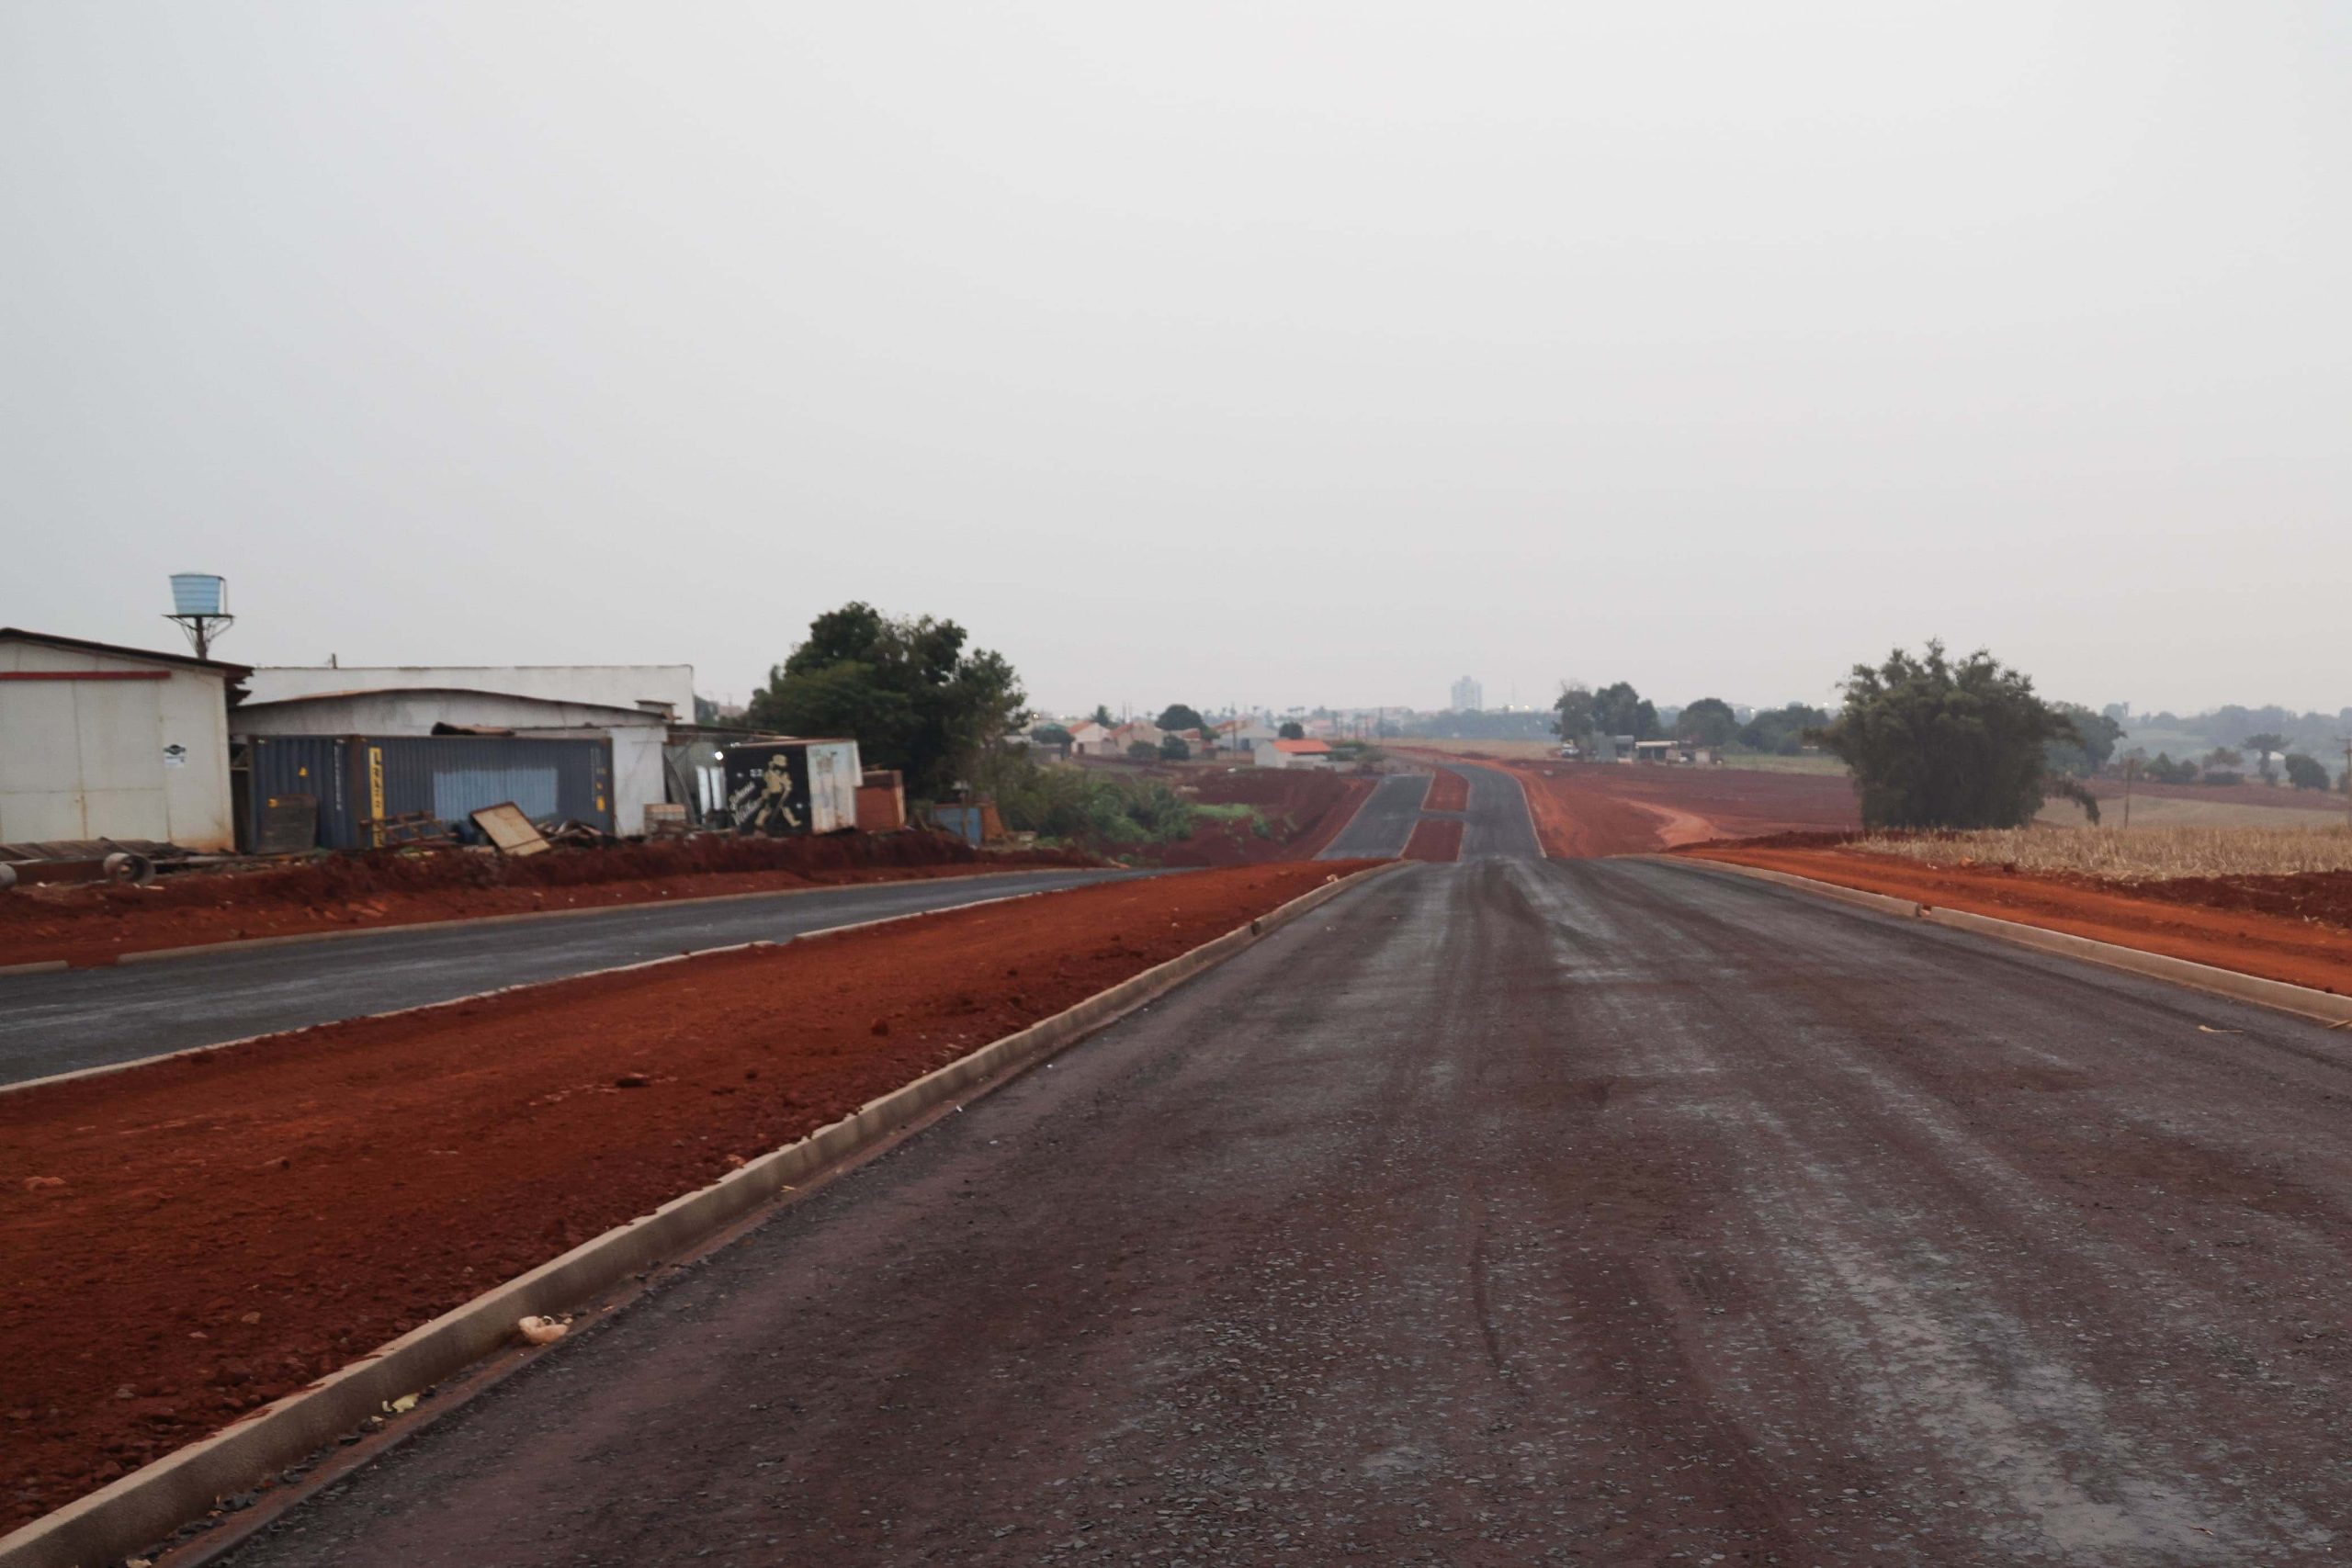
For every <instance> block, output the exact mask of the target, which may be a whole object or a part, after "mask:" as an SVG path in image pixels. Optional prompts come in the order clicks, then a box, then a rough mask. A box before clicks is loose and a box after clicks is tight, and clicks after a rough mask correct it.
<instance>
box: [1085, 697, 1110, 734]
mask: <svg viewBox="0 0 2352 1568" xmlns="http://www.w3.org/2000/svg"><path fill="white" fill-rule="evenodd" d="M1089 717H1091V719H1093V721H1094V722H1095V723H1097V724H1099V725H1101V726H1102V727H1103V728H1105V729H1108V728H1111V726H1112V722H1113V720H1112V718H1111V705H1110V704H1108V703H1096V704H1095V705H1094V711H1093V713H1091V715H1089Z"/></svg>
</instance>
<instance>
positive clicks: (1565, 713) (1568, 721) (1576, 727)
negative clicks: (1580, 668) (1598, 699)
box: [1552, 681, 1596, 740]
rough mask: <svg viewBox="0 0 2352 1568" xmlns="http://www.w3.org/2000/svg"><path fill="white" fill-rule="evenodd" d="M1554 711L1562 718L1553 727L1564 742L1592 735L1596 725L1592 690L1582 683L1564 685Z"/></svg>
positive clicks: (1554, 704) (1553, 704) (1553, 706)
mask: <svg viewBox="0 0 2352 1568" xmlns="http://www.w3.org/2000/svg"><path fill="white" fill-rule="evenodd" d="M1552 711H1553V712H1555V713H1556V714H1558V715H1559V720H1558V722H1556V723H1555V724H1554V725H1553V727H1552V728H1553V732H1554V733H1555V734H1556V735H1558V736H1559V738H1560V739H1563V740H1581V739H1584V738H1585V737H1586V736H1588V735H1589V734H1591V733H1592V731H1593V726H1594V723H1595V715H1596V710H1595V708H1594V707H1593V704H1592V688H1591V687H1589V686H1588V685H1586V684H1585V683H1584V682H1581V681H1575V682H1566V683H1564V684H1563V685H1562V686H1561V687H1560V694H1559V696H1557V697H1556V698H1555V699H1554V700H1553V703H1552Z"/></svg>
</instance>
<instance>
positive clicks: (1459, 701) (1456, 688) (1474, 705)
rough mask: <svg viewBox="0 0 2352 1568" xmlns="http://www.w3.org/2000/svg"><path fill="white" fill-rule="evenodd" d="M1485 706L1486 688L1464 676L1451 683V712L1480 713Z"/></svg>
mask: <svg viewBox="0 0 2352 1568" xmlns="http://www.w3.org/2000/svg"><path fill="white" fill-rule="evenodd" d="M1486 706H1487V688H1486V687H1484V686H1482V685H1480V684H1479V683H1478V682H1476V681H1474V680H1472V679H1471V678H1470V677H1469V676H1467V675H1464V677H1462V679H1460V680H1459V681H1456V682H1454V683H1453V711H1454V712H1456V713H1481V712H1484V711H1485V709H1486Z"/></svg>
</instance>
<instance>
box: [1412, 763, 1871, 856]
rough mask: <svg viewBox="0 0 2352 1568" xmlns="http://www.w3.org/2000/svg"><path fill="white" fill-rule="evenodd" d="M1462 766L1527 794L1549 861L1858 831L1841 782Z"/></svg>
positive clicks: (1838, 778)
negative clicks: (1494, 774)
mask: <svg viewBox="0 0 2352 1568" xmlns="http://www.w3.org/2000/svg"><path fill="white" fill-rule="evenodd" d="M1398 750H1409V748H1401V747H1400V748H1398ZM1419 754H1420V755H1421V756H1423V757H1425V758H1433V757H1437V756H1442V755H1445V754H1444V753H1440V752H1422V753H1419ZM1459 758H1460V759H1462V760H1475V761H1479V762H1482V763H1484V764H1485V765H1487V766H1488V767H1491V768H1498V769H1500V770H1502V771H1503V772H1504V773H1509V774H1510V775H1511V776H1512V777H1513V778H1516V779H1517V780H1519V782H1520V783H1521V784H1523V785H1525V786H1526V790H1527V807H1528V810H1529V812H1530V813H1531V814H1532V816H1533V817H1534V818H1535V836H1536V837H1537V839H1539V840H1542V842H1543V845H1544V853H1545V854H1547V855H1550V856H1552V857H1553V858H1554V859H1555V860H1585V859H1592V858H1596V857H1599V856H1602V855H1626V854H1649V853H1654V852H1657V851H1659V850H1664V849H1671V848H1674V847H1676V846H1677V845H1680V844H1691V843H1699V842H1702V841H1704V840H1709V839H1729V838H1744V837H1750V836H1754V835H1759V834H1770V833H1785V832H1792V831H1798V830H1804V829H1843V828H1859V827H1860V825H1861V819H1860V815H1859V814H1858V812H1857V809H1856V807H1855V804H1854V792H1853V786H1852V785H1851V784H1849V782H1848V781H1847V780H1846V778H1845V777H1843V776H1842V775H1826V774H1819V773H1765V772H1761V771H1758V770H1755V769H1747V768H1715V767H1708V768H1690V767H1660V766H1642V765H1627V764H1623V763H1609V762H1569V761H1557V762H1536V761H1520V760H1518V759H1515V758H1509V757H1489V756H1486V755H1483V754H1481V753H1478V752H1463V753H1460V754H1459Z"/></svg>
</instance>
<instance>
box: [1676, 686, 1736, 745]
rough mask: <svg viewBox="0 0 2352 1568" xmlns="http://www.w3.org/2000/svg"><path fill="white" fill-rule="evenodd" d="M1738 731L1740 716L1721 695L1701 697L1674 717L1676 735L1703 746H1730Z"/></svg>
mask: <svg viewBox="0 0 2352 1568" xmlns="http://www.w3.org/2000/svg"><path fill="white" fill-rule="evenodd" d="M1738 731H1739V716H1738V715H1737V714H1736V713H1734V712H1732V711H1731V705H1730V704H1729V703H1727V702H1725V701H1724V700H1723V698H1721V697H1701V698H1700V699H1699V700H1698V701H1697V702H1695V703H1692V704H1691V705H1690V706H1689V707H1686V708H1684V709H1683V710H1682V711H1681V712H1680V713H1679V714H1677V715H1676V716H1675V717H1674V733H1675V735H1676V737H1677V738H1678V739H1683V740H1690V741H1694V742H1696V743H1697V744H1699V745H1701V746H1728V745H1730V744H1731V739H1732V737H1733V736H1734V735H1736V734H1737V733H1738Z"/></svg>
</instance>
